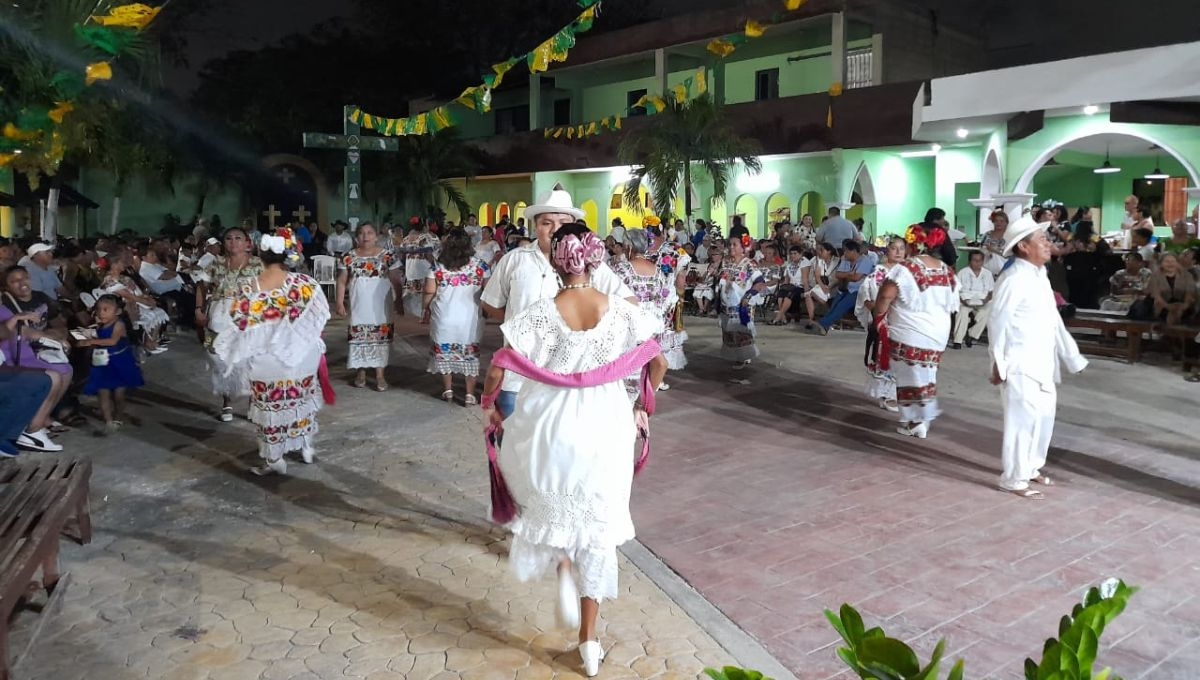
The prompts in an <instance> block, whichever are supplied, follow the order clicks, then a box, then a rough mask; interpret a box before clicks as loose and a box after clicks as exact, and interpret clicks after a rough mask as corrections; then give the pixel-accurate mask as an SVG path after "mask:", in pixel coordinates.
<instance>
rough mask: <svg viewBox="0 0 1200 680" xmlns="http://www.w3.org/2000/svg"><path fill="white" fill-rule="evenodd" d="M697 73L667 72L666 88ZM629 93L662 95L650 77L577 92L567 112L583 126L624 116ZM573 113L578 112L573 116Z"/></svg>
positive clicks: (548, 122) (693, 71)
mask: <svg viewBox="0 0 1200 680" xmlns="http://www.w3.org/2000/svg"><path fill="white" fill-rule="evenodd" d="M698 70H699V69H688V70H685V71H672V72H670V73H668V74H667V87H668V88H671V87H674V86H676V85H678V84H680V83H682V82H683V81H684V80H687V79H688V78H691V77H692V76H694V75H696V72H697V71H698ZM633 90H646V92H647V93H648V94H662V93H660V92H658V84H657V80H656V79H655V78H654V77H653V76H651V77H648V78H634V79H631V80H622V81H620V82H616V83H608V84H605V85H595V86H593V87H585V88H582V89H581V90H579V99H577V100H576V101H575V102H572V107H571V112H572V114H573V117H574V118H575V122H578V123H586V122H590V121H593V120H599V119H601V118H605V117H608V116H614V115H624V114H625V111H626V107H627V103H626V101H627V98H628V95H629V93H630V92H631V91H633ZM558 96H562V95H558ZM580 100H582V101H580ZM577 111H578V112H579V113H578V114H577V115H576V112H577ZM544 122H545V125H546V126H549V125H550V124H551V123H552V122H553V121H551V120H547V121H544Z"/></svg>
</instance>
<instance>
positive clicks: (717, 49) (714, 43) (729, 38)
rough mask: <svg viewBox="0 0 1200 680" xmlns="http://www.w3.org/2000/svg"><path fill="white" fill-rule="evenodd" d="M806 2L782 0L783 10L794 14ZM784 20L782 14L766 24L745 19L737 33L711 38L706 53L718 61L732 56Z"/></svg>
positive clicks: (773, 17) (806, 0)
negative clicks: (748, 42) (714, 56)
mask: <svg viewBox="0 0 1200 680" xmlns="http://www.w3.org/2000/svg"><path fill="white" fill-rule="evenodd" d="M806 2H808V0H784V2H783V8H784V10H785V11H787V12H795V11H796V10H798V9H800V8H801V7H803V6H804V3H806ZM785 18H786V15H785V14H784V13H783V12H779V13H776V14H775V15H774V16H772V17H771V18H770V20H768V21H766V22H761V21H756V20H754V19H747V20H746V24H745V26H743V27H742V30H740V31H738V32H737V33H730V34H728V35H723V36H721V37H720V38H713V39H712V40H710V41H709V42H708V51H709V52H711V53H712V54H714V55H716V56H717V57H718V58H720V59H724V58H725V57H728V56H729V55H731V54H733V53H734V51H735V50H737V48H738V47H741V46H742V45H744V44H746V42H747V41H748V40H751V39H754V38H761V37H762V36H763V34H764V33H766V32H767V29H769V28H770V27H772V26H774V25H775V24H778V23H779V22H781V21H783V20H784V19H785Z"/></svg>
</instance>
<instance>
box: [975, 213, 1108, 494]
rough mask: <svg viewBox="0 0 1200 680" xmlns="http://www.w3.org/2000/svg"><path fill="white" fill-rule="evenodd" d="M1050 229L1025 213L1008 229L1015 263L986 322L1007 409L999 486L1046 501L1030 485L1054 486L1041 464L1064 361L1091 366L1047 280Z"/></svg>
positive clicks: (1007, 249)
mask: <svg viewBox="0 0 1200 680" xmlns="http://www.w3.org/2000/svg"><path fill="white" fill-rule="evenodd" d="M1046 226H1047V225H1046V224H1037V223H1036V222H1034V221H1033V219H1032V218H1030V217H1028V216H1026V217H1022V218H1021V219H1020V220H1017V221H1016V222H1015V223H1013V224H1012V225H1011V226H1010V227H1009V228H1008V231H1007V233H1006V234H1005V239H1006V241H1007V243H1006V244H1005V246H1004V255H1005V256H1006V257H1007V256H1008V255H1010V254H1011V255H1015V256H1016V260H1015V261H1014V262H1013V264H1012V266H1011V267H1009V268H1008V270H1007V271H1006V272H1004V274H1002V275H1001V276H1000V282H999V283H998V284H997V286H996V295H995V298H994V299H993V301H992V314H991V318H990V319H989V320H988V339H989V345H988V349H989V351H990V353H991V355H992V379H991V381H992V384H993V385H999V386H1000V396H1001V401H1002V403H1003V406H1004V448H1003V455H1002V458H1003V464H1004V472H1003V474H1002V475H1001V476H1000V488H1001V489H1002V490H1004V491H1009V492H1012V493H1015V494H1017V495H1018V496H1021V497H1022V498H1029V499H1041V498H1043V497H1044V496H1043V495H1042V492H1041V491H1037V490H1036V489H1031V488H1030V487H1029V484H1030V482H1036V483H1039V484H1042V485H1044V486H1049V485H1050V484H1051V481H1050V478H1049V477H1047V476H1046V475H1045V474H1043V473H1042V466H1043V465H1045V464H1046V452H1047V451H1049V449H1050V437H1051V436H1052V435H1053V433H1054V415H1055V408H1056V407H1057V404H1058V393H1057V389H1056V387H1055V385H1056V384H1057V383H1059V382H1060V380H1061V378H1060V373H1059V362H1060V361H1061V362H1062V363H1063V364H1065V365H1066V367H1067V370H1069V371H1070V372H1071V373H1078V372H1080V371H1082V370H1083V369H1084V368H1085V367H1086V366H1087V360H1086V359H1084V358H1083V356H1082V355H1080V353H1079V347H1078V346H1076V344H1075V340H1074V338H1072V337H1071V335H1070V333H1068V332H1067V328H1066V326H1065V325H1063V321H1062V317H1061V316H1059V314H1058V308H1057V307H1056V305H1055V302H1054V292H1053V291H1052V290H1051V288H1050V280H1049V279H1048V278H1047V277H1046V267H1045V265H1046V263H1047V262H1049V261H1050V242H1049V240H1048V239H1047V238H1046Z"/></svg>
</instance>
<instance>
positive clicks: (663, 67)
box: [654, 47, 667, 99]
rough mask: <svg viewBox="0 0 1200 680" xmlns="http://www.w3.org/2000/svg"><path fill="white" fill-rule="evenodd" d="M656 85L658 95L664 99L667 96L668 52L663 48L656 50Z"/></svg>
mask: <svg viewBox="0 0 1200 680" xmlns="http://www.w3.org/2000/svg"><path fill="white" fill-rule="evenodd" d="M654 85H655V87H657V88H658V92H656V93H655V94H657V95H658V96H660V97H663V98H664V99H665V98H666V96H667V51H666V50H664V49H663V48H661V47H660V48H658V49H656V50H654Z"/></svg>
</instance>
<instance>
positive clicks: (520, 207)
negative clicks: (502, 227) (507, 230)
mask: <svg viewBox="0 0 1200 680" xmlns="http://www.w3.org/2000/svg"><path fill="white" fill-rule="evenodd" d="M527 207H528V206H526V205H525V201H517V204H516V205H515V206H513V216H512V221H513V223H514V224H515V223H516V221H517V220H519V219H521V218H523V217H525V208H527Z"/></svg>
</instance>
